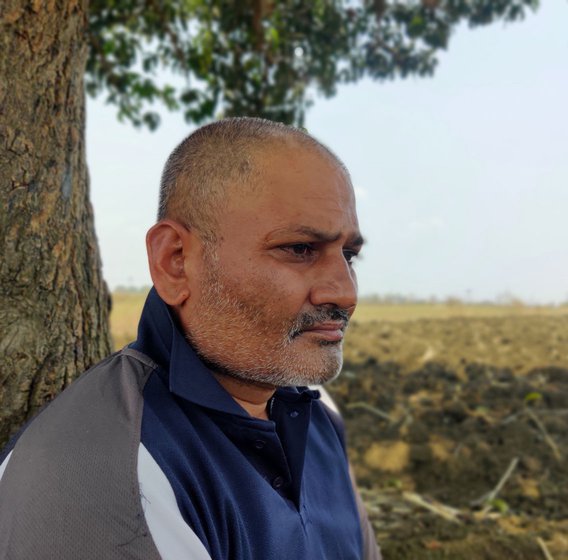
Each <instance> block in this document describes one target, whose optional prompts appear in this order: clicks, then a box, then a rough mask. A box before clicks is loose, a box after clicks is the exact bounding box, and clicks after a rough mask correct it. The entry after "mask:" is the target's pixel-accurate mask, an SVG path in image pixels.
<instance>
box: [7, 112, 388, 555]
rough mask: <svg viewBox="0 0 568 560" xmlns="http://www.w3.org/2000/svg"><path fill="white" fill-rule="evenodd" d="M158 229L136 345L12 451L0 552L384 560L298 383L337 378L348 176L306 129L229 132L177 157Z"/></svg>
mask: <svg viewBox="0 0 568 560" xmlns="http://www.w3.org/2000/svg"><path fill="white" fill-rule="evenodd" d="M158 218H159V221H158V223H157V224H156V225H155V226H154V227H152V228H151V229H150V231H149V232H148V235H147V248H148V257H149V265H150V271H151V274H152V280H153V283H154V288H153V289H152V290H151V292H150V294H149V296H148V299H147V302H146V305H145V308H144V311H143V314H142V318H141V321H140V326H139V331H138V339H137V341H136V342H135V343H133V344H131V345H130V346H129V347H127V348H125V349H123V350H122V351H120V352H118V353H117V354H114V355H113V356H111V357H109V358H108V359H107V360H105V361H103V362H102V363H100V364H98V365H97V366H95V367H94V368H93V369H91V370H90V371H88V372H87V373H85V374H84V375H83V376H82V377H81V378H80V379H79V380H78V381H77V382H75V383H74V384H72V385H71V387H69V388H68V389H67V390H66V391H64V392H63V393H62V394H61V395H60V396H59V397H58V398H57V399H56V400H55V401H54V402H53V403H52V404H50V405H49V406H48V407H46V409H44V411H43V412H42V413H41V414H40V415H39V416H38V417H37V419H36V420H34V421H33V422H32V423H31V424H30V425H29V427H28V428H27V429H25V430H24V431H23V433H22V435H21V436H20V437H18V438H16V439H15V441H13V442H12V443H11V444H10V445H9V447H8V449H7V450H6V451H5V453H4V455H5V457H6V458H5V459H4V461H3V463H2V466H1V467H0V468H1V469H2V470H3V475H2V479H1V480H0V558H10V559H16V560H19V559H32V558H33V559H38V558H54V559H55V558H57V559H58V560H60V559H78V558H81V559H91V558H92V559H96V558H97V559H98V558H104V559H112V558H141V559H157V558H163V559H165V560H178V559H184V558H188V559H196V560H201V559H214V560H217V559H231V560H253V559H263V560H266V559H290V558H295V559H296V558H298V559H307V560H312V559H313V560H315V559H359V558H379V553H378V550H377V548H376V545H375V543H374V539H373V537H372V532H371V530H370V527H369V524H368V521H367V519H366V517H365V515H364V512H363V510H362V508H361V507H359V508H358V505H359V506H360V502H359V504H358V502H357V500H358V498H357V496H356V492H355V491H354V490H353V487H352V484H351V481H350V476H349V470H348V464H347V460H346V456H345V450H344V444H343V440H342V433H341V426H340V422H339V421H338V420H337V417H336V416H335V415H334V413H332V412H331V411H330V410H329V409H328V408H327V407H326V406H325V405H323V404H322V403H321V402H320V399H319V392H318V391H315V390H311V389H309V388H307V386H308V385H314V384H315V385H317V384H321V383H325V382H326V381H329V380H331V379H333V378H334V377H335V376H336V375H337V374H338V373H339V371H340V368H341V363H342V340H343V334H344V331H345V328H346V326H347V322H348V320H349V317H350V316H351V314H352V312H353V310H354V308H355V304H356V300H357V290H356V281H355V273H354V271H353V268H352V263H353V260H354V259H355V257H356V256H357V254H358V253H359V251H360V249H361V246H362V243H363V241H362V237H361V234H360V232H359V228H358V223H357V216H356V213H355V200H354V195H353V189H352V186H351V182H350V179H349V175H348V173H347V171H346V170H345V168H344V166H343V165H342V164H341V163H340V162H339V160H338V159H337V158H336V156H334V155H333V154H332V153H331V152H330V151H329V150H328V149H327V148H325V147H324V146H322V145H321V144H319V143H318V142H317V141H315V140H314V139H312V138H311V137H310V136H308V135H307V134H305V133H303V132H301V131H299V130H296V129H292V128H289V127H285V126H283V125H279V124H275V123H271V122H268V121H264V120H260V119H228V120H224V121H220V122H218V123H215V124H212V125H209V126H206V127H203V128H201V129H199V130H197V131H196V132H194V133H193V134H192V135H191V136H189V137H188V138H187V139H186V140H185V141H184V142H182V144H180V146H178V148H177V149H176V150H175V151H174V152H173V153H172V155H171V156H170V158H169V160H168V162H167V164H166V167H165V170H164V173H163V179H162V185H161V192H160V210H159V216H158ZM0 475H1V473H0Z"/></svg>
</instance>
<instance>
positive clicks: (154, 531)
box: [138, 444, 211, 560]
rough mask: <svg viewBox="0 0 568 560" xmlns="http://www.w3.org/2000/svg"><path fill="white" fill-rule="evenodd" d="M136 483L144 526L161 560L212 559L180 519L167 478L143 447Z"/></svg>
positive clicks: (141, 446)
mask: <svg viewBox="0 0 568 560" xmlns="http://www.w3.org/2000/svg"><path fill="white" fill-rule="evenodd" d="M138 481H139V484H140V496H141V499H142V507H143V509H144V514H145V516H146V523H147V524H148V528H149V529H150V533H151V535H152V539H153V540H154V543H155V545H156V548H157V549H158V552H159V553H160V556H161V557H162V559H163V560H180V558H184V559H187V560H211V557H210V556H209V553H208V552H207V549H206V548H205V546H204V545H203V543H202V542H201V541H200V540H199V538H198V537H197V535H196V534H195V533H194V532H193V530H192V529H191V527H190V526H189V525H188V524H187V523H186V522H185V521H184V519H183V517H182V516H181V513H180V511H179V508H178V505H177V502H176V497H175V494H174V491H173V489H172V487H171V486H170V483H169V481H168V479H167V478H166V475H165V474H164V473H163V471H162V469H160V467H159V466H158V463H156V461H155V460H154V458H153V457H152V455H150V453H149V452H148V450H147V449H146V448H145V447H144V446H143V445H142V444H140V446H139V448H138Z"/></svg>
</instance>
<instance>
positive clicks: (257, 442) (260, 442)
mask: <svg viewBox="0 0 568 560" xmlns="http://www.w3.org/2000/svg"><path fill="white" fill-rule="evenodd" d="M265 445H266V442H265V441H264V440H263V439H257V440H255V442H254V446H255V447H256V448H257V449H262V448H263V447H264V446H265Z"/></svg>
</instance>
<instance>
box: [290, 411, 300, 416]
mask: <svg viewBox="0 0 568 560" xmlns="http://www.w3.org/2000/svg"><path fill="white" fill-rule="evenodd" d="M298 416H300V413H299V412H298V411H297V410H293V411H292V412H290V417H291V418H297V417H298Z"/></svg>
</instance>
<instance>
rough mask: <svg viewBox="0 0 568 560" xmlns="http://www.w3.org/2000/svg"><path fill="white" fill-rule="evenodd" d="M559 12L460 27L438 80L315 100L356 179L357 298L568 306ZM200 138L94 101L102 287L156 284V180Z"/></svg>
mask: <svg viewBox="0 0 568 560" xmlns="http://www.w3.org/2000/svg"><path fill="white" fill-rule="evenodd" d="M567 21H568V2H566V0H545V1H544V2H542V5H541V7H540V9H539V10H538V12H537V13H536V14H529V15H528V16H527V18H526V19H525V20H524V21H522V22H516V23H511V24H503V23H497V24H494V25H492V26H490V27H486V28H481V29H474V30H470V29H469V28H467V27H465V26H464V27H460V28H459V29H457V30H456V31H455V33H454V34H453V36H452V40H451V42H450V47H449V49H448V51H447V52H445V53H442V54H441V55H440V57H439V65H438V68H437V71H436V73H435V75H434V77H433V78H426V79H424V78H410V79H406V80H400V79H399V80H395V81H388V82H372V81H363V82H359V83H358V84H356V85H350V86H344V87H341V88H339V91H338V94H337V95H336V96H335V97H333V98H331V99H325V98H323V97H319V96H317V95H316V94H314V101H315V103H314V105H313V107H312V108H311V109H310V110H309V111H308V113H307V117H306V123H305V124H306V127H307V129H308V131H309V132H310V133H311V134H312V135H314V136H315V137H316V138H318V139H319V140H320V141H322V142H324V143H325V144H326V145H328V146H329V147H330V148H331V149H332V150H333V151H334V152H335V153H336V154H337V155H338V156H339V157H340V158H341V159H342V160H343V161H344V162H345V164H346V165H347V167H348V169H349V170H350V172H351V176H352V179H353V184H354V186H355V191H356V196H357V206H358V213H359V222H360V226H361V229H362V232H363V234H364V236H365V238H366V240H367V244H366V246H365V248H364V251H363V256H362V259H361V260H360V261H359V262H357V264H356V270H357V275H358V279H359V290H360V294H361V295H362V296H368V295H373V294H378V295H385V294H403V295H411V296H414V297H420V298H430V297H437V298H440V299H444V298H447V297H457V298H461V299H463V300H465V301H481V300H500V299H506V298H507V297H512V296H514V297H517V298H520V299H522V300H523V301H525V302H527V303H539V304H542V303H560V302H565V301H568V33H567V32H566V22H567ZM194 128H195V127H193V126H190V125H188V124H186V123H185V122H184V120H183V117H182V115H181V114H176V113H166V112H165V111H164V112H162V125H161V127H160V128H159V129H158V131H156V132H153V133H152V132H149V131H145V130H142V131H141V130H136V129H134V128H133V127H132V126H131V125H129V124H127V123H119V122H118V120H117V119H116V110H115V108H114V107H112V106H110V105H105V104H104V102H103V101H102V100H101V99H97V100H89V101H88V104H87V160H88V164H89V171H90V177H91V200H92V202H93V206H94V211H95V226H96V231H97V236H98V239H99V246H100V249H101V255H102V261H103V274H104V277H105V279H106V280H107V282H108V284H109V286H110V287H111V289H114V288H116V287H117V286H119V285H122V286H132V287H136V286H143V285H149V284H150V283H151V280H150V276H149V274H148V271H147V260H146V252H145V243H144V238H145V234H146V231H147V230H148V228H149V227H151V225H152V224H153V223H154V222H155V215H156V208H157V200H158V188H159V180H160V174H161V171H162V168H163V165H164V163H165V161H166V159H167V157H168V155H169V153H170V152H171V151H172V150H173V148H175V146H176V145H177V144H178V143H179V142H180V141H181V140H182V139H183V138H184V137H185V136H187V135H188V134H189V133H190V132H191V131H192V130H194Z"/></svg>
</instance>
